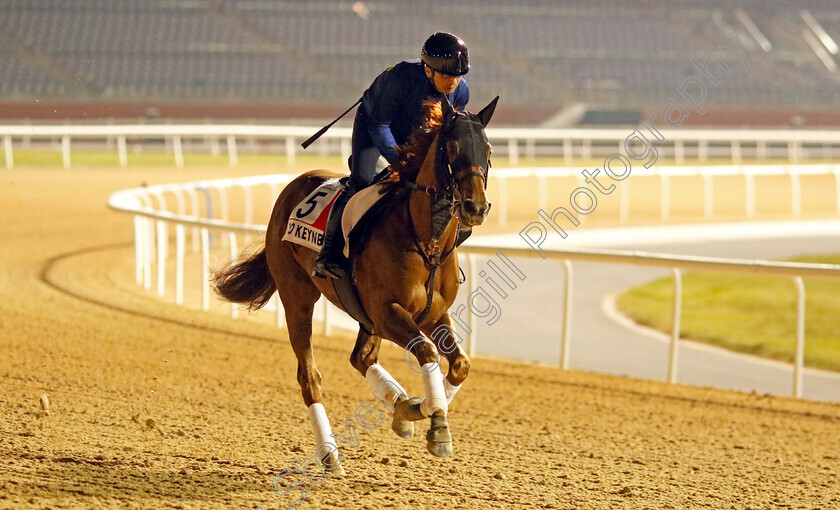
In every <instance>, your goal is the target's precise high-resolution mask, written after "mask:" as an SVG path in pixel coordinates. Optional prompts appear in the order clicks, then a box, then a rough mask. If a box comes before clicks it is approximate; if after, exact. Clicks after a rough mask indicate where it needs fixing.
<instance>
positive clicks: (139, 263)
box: [134, 215, 145, 285]
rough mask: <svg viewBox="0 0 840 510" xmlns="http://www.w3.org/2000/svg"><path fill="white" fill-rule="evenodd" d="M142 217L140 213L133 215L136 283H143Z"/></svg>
mask: <svg viewBox="0 0 840 510" xmlns="http://www.w3.org/2000/svg"><path fill="white" fill-rule="evenodd" d="M143 222H144V219H143V217H142V216H140V215H136V216H134V280H135V281H136V282H137V285H143V264H144V261H143V254H144V251H143V250H144V249H145V248H144V246H143V243H144V240H145V239H144V236H143Z"/></svg>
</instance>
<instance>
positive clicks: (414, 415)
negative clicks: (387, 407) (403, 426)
mask: <svg viewBox="0 0 840 510" xmlns="http://www.w3.org/2000/svg"><path fill="white" fill-rule="evenodd" d="M421 402H423V399H422V398H420V397H411V398H404V399H402V400H400V401H398V402H397V403H396V404H395V405H394V420H395V421H396V420H398V419H399V420H402V421H419V420H423V419H425V418H426V417H425V416H423V413H422V412H421V411H420V403H421ZM395 432H396V430H395ZM397 434H399V432H397Z"/></svg>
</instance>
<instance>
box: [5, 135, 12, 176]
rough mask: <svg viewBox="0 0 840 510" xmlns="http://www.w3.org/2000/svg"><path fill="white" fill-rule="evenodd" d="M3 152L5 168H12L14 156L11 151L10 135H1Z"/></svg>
mask: <svg viewBox="0 0 840 510" xmlns="http://www.w3.org/2000/svg"><path fill="white" fill-rule="evenodd" d="M3 153H4V154H5V156H6V168H9V169H11V168H14V167H15V158H14V154H13V153H12V137H11V136H9V135H6V136H4V137H3Z"/></svg>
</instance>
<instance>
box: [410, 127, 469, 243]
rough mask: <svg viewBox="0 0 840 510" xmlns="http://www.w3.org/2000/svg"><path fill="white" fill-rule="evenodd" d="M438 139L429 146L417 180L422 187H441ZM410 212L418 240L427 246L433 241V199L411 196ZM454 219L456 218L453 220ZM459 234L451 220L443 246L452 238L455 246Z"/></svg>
mask: <svg viewBox="0 0 840 510" xmlns="http://www.w3.org/2000/svg"><path fill="white" fill-rule="evenodd" d="M438 141H439V139H438V138H435V139H434V141H432V143H431V145H429V150H428V152H427V153H426V157H425V159H424V160H423V165H422V166H421V167H420V171H419V172H418V173H417V179H416V180H415V182H416V183H417V184H418V185H419V186H422V187H424V188H425V187H430V188H437V187H438V186H439V184H438V182H437V176H436V175H435V159H436V156H437V151H438ZM409 211H410V213H411V218H410V219H411V221H412V222H413V223H414V230H415V232H417V238H418V240H419V241H420V243H421V244H426V243H428V242H429V241H431V239H432V224H431V214H432V213H431V197H430V196H429V195H428V194H426V193H423V192H420V191H415V192H414V193H412V194H411V200H410V202H409ZM453 219H454V218H453ZM456 232H457V228H453V226H452V220H451V219H450V224H449V226H448V227H447V228H446V230H445V231H444V235H443V236H441V239H440V241H441V245H444V244H446V245H447V247H449V246H448V245H449V244H450V243H448V242H447V241H449V240H450V239H449V238H450V237H451V238H452V239H451V241H452V243H451V244H453V245H454V242H455V237H454V236H455V233H456Z"/></svg>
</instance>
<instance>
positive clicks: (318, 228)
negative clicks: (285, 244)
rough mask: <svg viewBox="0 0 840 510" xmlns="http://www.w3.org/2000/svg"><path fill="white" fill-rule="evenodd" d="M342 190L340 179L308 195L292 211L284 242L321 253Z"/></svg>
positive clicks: (332, 180)
mask: <svg viewBox="0 0 840 510" xmlns="http://www.w3.org/2000/svg"><path fill="white" fill-rule="evenodd" d="M341 189H343V186H342V185H341V183H340V182H339V181H338V178H334V179H327V180H326V181H324V182H323V183H322V184H321V185H320V186H318V187H317V188H315V190H314V191H312V193H310V194H309V195H307V197H306V198H304V199H303V200H302V201H301V202H300V203H299V204H298V205H297V206H296V207H295V208H294V209H292V214H291V215H289V222H288V223H287V224H286V233H285V234H283V241H289V242H292V243H295V244H299V245H301V246H306V247H307V248H310V249H313V250H315V251H320V250H321V246H322V245H323V244H324V229H326V228H327V219H328V218H329V216H330V210H332V206H333V204H334V203H335V199H336V197H337V196H338V192H339V191H341Z"/></svg>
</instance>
